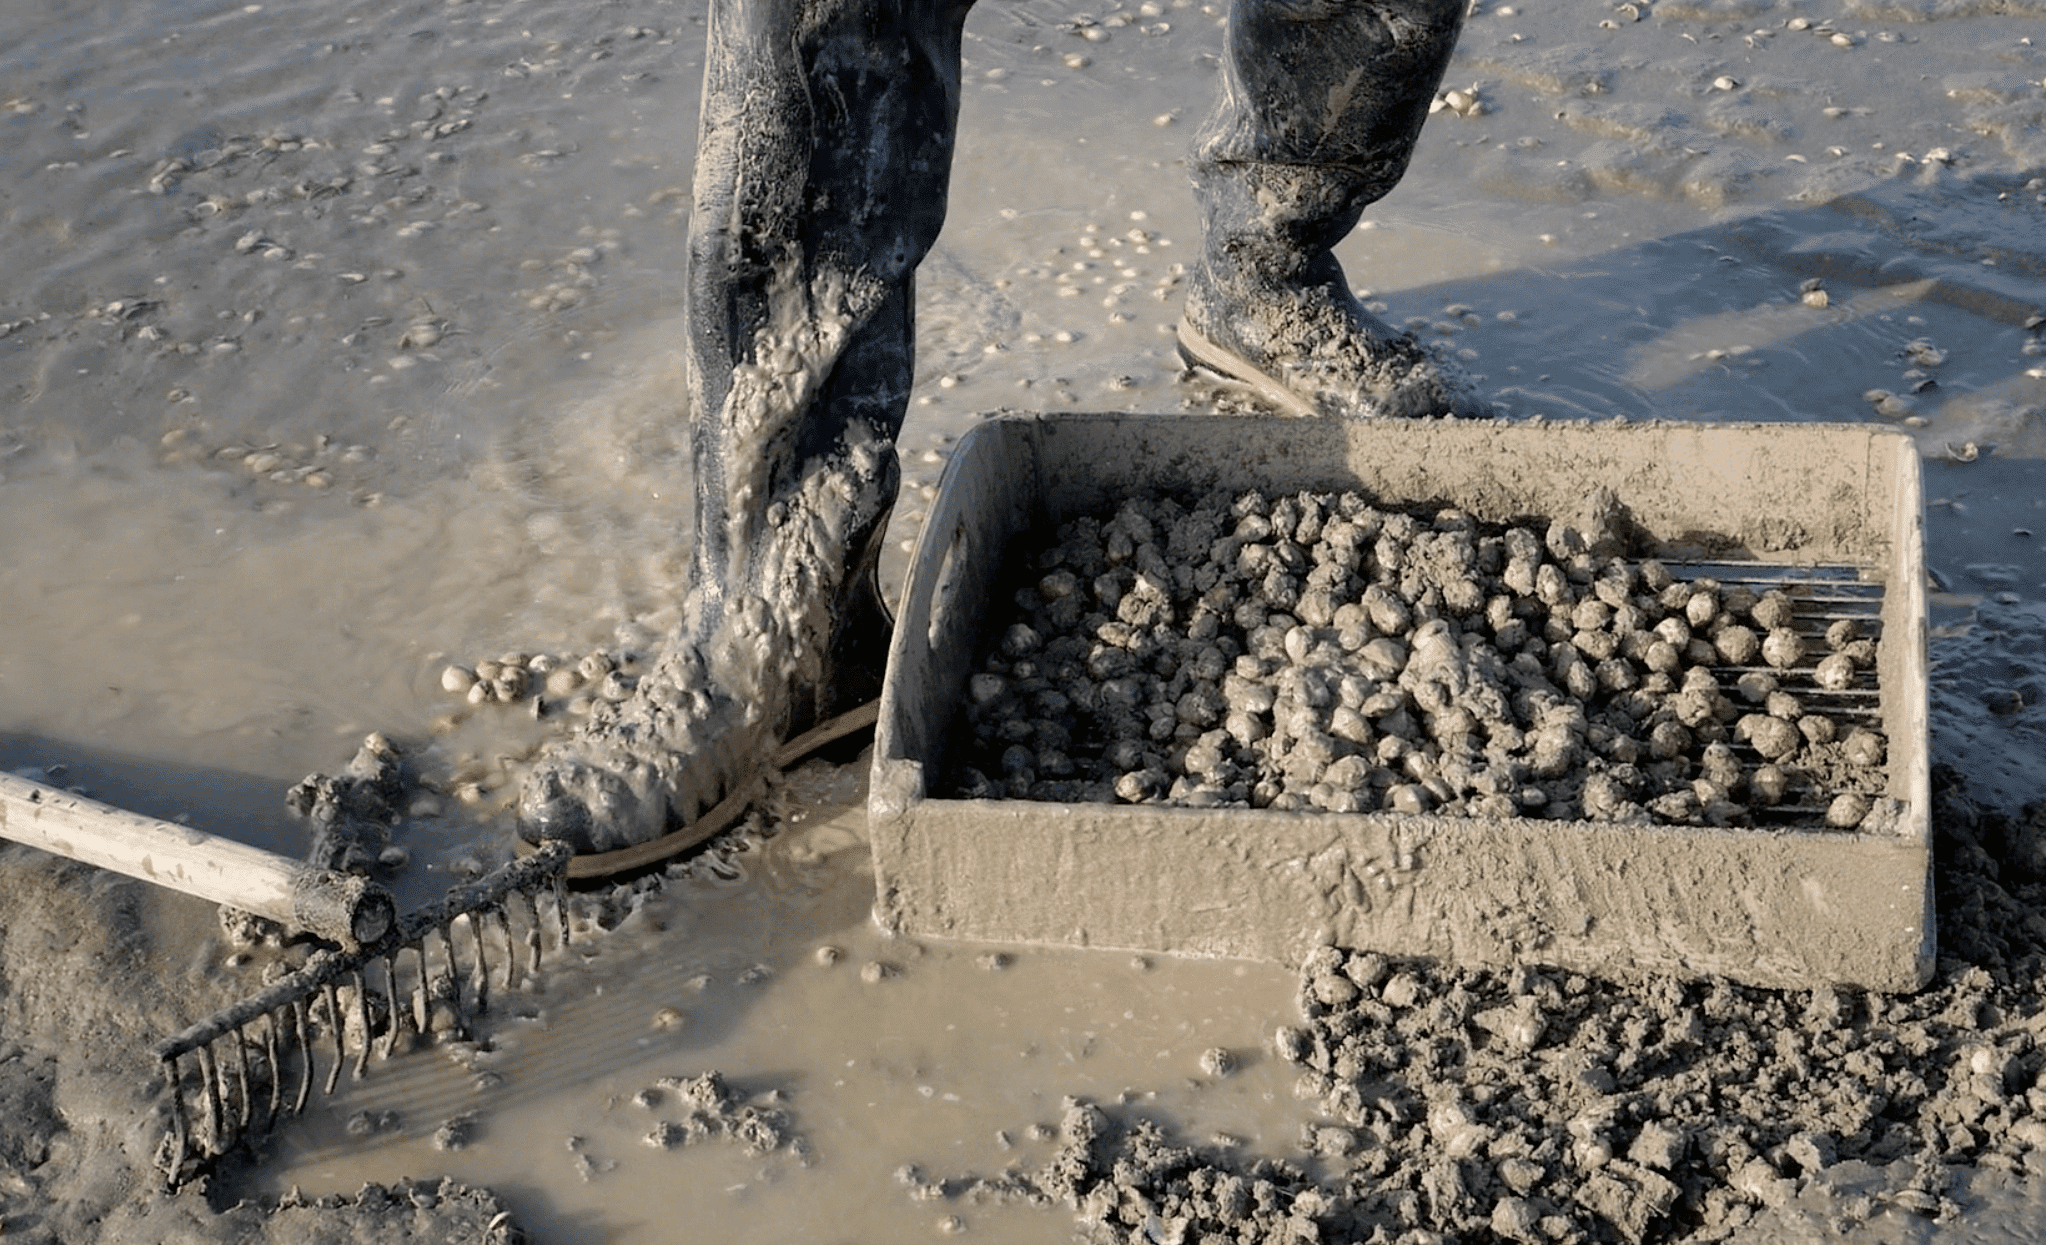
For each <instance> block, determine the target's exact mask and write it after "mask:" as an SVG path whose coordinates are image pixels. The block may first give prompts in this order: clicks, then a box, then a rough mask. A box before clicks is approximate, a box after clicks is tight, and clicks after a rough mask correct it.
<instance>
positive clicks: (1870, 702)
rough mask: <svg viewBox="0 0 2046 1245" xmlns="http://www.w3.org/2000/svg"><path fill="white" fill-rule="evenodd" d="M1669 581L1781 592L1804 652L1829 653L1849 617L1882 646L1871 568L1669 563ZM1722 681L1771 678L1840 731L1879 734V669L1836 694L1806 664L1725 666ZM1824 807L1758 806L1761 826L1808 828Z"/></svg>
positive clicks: (1749, 760)
mask: <svg viewBox="0 0 2046 1245" xmlns="http://www.w3.org/2000/svg"><path fill="white" fill-rule="evenodd" d="M1665 565H1666V566H1667V567H1668V568H1669V572H1670V574H1671V576H1673V577H1674V578H1676V579H1679V580H1683V581H1685V582H1692V581H1695V580H1700V579H1710V580H1714V581H1716V582H1717V583H1718V584H1719V586H1720V588H1721V590H1722V591H1723V590H1725V589H1728V588H1734V587H1746V588H1749V589H1752V590H1753V591H1754V592H1755V593H1757V594H1758V595H1759V594H1761V593H1764V592H1768V591H1770V590H1771V589H1776V590H1779V591H1781V592H1783V593H1784V594H1785V595H1786V596H1788V597H1789V598H1790V603H1791V609H1792V628H1793V629H1794V630H1795V631H1796V632H1797V633H1798V635H1799V636H1800V637H1801V638H1802V639H1803V640H1804V641H1805V647H1806V651H1807V652H1808V653H1810V654H1813V655H1823V654H1824V653H1826V652H1827V651H1828V648H1827V645H1826V629H1827V628H1828V627H1830V626H1832V625H1833V624H1834V623H1835V622H1838V621H1839V620H1841V619H1843V618H1845V619H1852V620H1853V621H1854V623H1855V624H1856V626H1858V627H1859V628H1860V631H1861V636H1862V638H1864V639H1868V640H1873V641H1876V642H1877V643H1878V644H1880V643H1881V642H1882V630H1883V619H1882V615H1883V584H1882V582H1881V581H1880V580H1879V579H1876V578H1874V574H1875V571H1874V568H1871V567H1862V566H1856V565H1853V564H1849V563H1821V564H1818V565H1812V566H1790V565H1782V564H1777V563H1767V562H1674V561H1672V562H1667V563H1665ZM1720 670H1721V672H1722V682H1724V683H1731V682H1732V681H1733V680H1735V679H1738V678H1740V677H1741V676H1742V675H1744V674H1747V673H1748V672H1749V671H1761V672H1764V673H1767V674H1773V675H1775V676H1776V678H1777V680H1778V681H1779V682H1780V683H1781V684H1782V686H1783V689H1784V690H1785V691H1787V692H1789V693H1791V694H1792V695H1794V696H1796V697H1797V698H1798V699H1799V700H1801V701H1803V702H1804V704H1805V707H1806V708H1807V709H1808V710H1810V711H1811V712H1814V713H1822V714H1825V715H1826V716H1828V717H1831V718H1833V719H1835V720H1836V721H1838V722H1839V723H1840V724H1841V725H1842V726H1843V727H1846V728H1849V729H1851V728H1853V727H1856V726H1865V727H1867V728H1868V729H1870V730H1874V731H1880V730H1881V729H1882V688H1881V686H1880V683H1879V681H1878V679H1877V676H1876V670H1877V667H1870V668H1869V669H1866V670H1859V671H1856V672H1855V675H1854V680H1853V682H1852V683H1850V684H1849V685H1848V686H1846V687H1844V688H1840V689H1839V690H1837V691H1836V690H1832V689H1828V688H1823V687H1820V686H1819V685H1818V683H1817V682H1815V681H1814V680H1813V678H1812V673H1811V668H1810V666H1809V665H1807V666H1804V667H1800V668H1799V669H1797V670H1795V671H1782V670H1777V669H1775V668H1774V667H1772V666H1762V665H1751V666H1733V665H1728V666H1723V667H1720ZM1733 749H1734V752H1735V753H1736V754H1737V755H1738V756H1739V757H1740V758H1741V761H1742V762H1743V763H1744V764H1750V765H1752V764H1758V763H1760V761H1761V759H1762V758H1761V754H1759V753H1757V752H1756V751H1755V750H1754V748H1753V747H1752V746H1751V745H1749V744H1746V743H1735V744H1734V745H1733ZM1825 815H1826V809H1825V807H1824V806H1823V805H1817V804H1808V803H1800V802H1786V803H1783V804H1779V805H1777V806H1775V807H1773V808H1759V807H1758V808H1756V809H1754V816H1755V819H1756V821H1758V822H1759V823H1761V824H1763V825H1777V826H1780V825H1792V824H1797V825H1806V824H1810V823H1815V822H1822V821H1823V820H1824V818H1825Z"/></svg>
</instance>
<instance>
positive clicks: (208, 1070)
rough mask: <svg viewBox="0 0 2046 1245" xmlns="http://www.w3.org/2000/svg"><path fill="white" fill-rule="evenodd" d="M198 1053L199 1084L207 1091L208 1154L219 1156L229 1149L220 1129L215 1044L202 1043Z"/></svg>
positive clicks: (205, 1100)
mask: <svg viewBox="0 0 2046 1245" xmlns="http://www.w3.org/2000/svg"><path fill="white" fill-rule="evenodd" d="M197 1053H198V1056H199V1083H200V1087H201V1088H202V1089H203V1090H204V1091H205V1096H204V1102H205V1103H206V1153H207V1154H209V1155H211V1154H219V1153H221V1152H222V1151H223V1150H225V1149H227V1147H226V1146H223V1145H221V1144H220V1129H221V1123H222V1121H221V1111H220V1085H219V1082H218V1081H217V1080H216V1079H215V1074H216V1072H217V1071H218V1069H217V1068H215V1066H214V1061H213V1044H212V1043H211V1042H202V1043H200V1045H199V1048H198V1052H197Z"/></svg>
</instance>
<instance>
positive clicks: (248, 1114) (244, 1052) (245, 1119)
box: [234, 1025, 256, 1140]
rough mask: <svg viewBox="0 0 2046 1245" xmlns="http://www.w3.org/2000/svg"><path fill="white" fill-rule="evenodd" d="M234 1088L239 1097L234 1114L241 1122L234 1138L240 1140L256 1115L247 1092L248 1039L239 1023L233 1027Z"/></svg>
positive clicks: (246, 1132)
mask: <svg viewBox="0 0 2046 1245" xmlns="http://www.w3.org/2000/svg"><path fill="white" fill-rule="evenodd" d="M234 1090H235V1096H236V1098H238V1099H239V1101H238V1102H237V1103H236V1104H235V1106H236V1110H235V1114H236V1115H239V1116H240V1117H241V1124H240V1125H239V1126H238V1127H237V1128H236V1129H235V1138H236V1140H240V1139H241V1138H242V1137H244V1136H246V1135H247V1134H248V1132H249V1126H250V1125H251V1124H253V1123H254V1122H255V1116H256V1104H255V1103H254V1102H253V1101H252V1100H251V1099H252V1095H250V1093H249V1039H248V1036H247V1035H246V1034H244V1033H243V1032H242V1027H241V1026H240V1025H236V1026H235V1027H234Z"/></svg>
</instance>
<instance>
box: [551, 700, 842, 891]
mask: <svg viewBox="0 0 2046 1245" xmlns="http://www.w3.org/2000/svg"><path fill="white" fill-rule="evenodd" d="M880 718H881V702H880V701H878V700H870V701H868V702H867V703H865V704H863V705H860V706H859V707H858V708H855V709H849V710H847V711H846V712H844V713H841V714H839V715H838V716H837V717H835V718H832V719H830V720H829V721H827V722H823V723H821V724H819V725H817V726H814V727H812V728H810V729H809V730H807V731H804V732H803V733H802V734H800V735H798V736H796V737H795V738H794V739H791V740H789V741H788V742H787V743H785V744H783V745H782V746H781V747H780V748H779V749H777V750H776V751H775V754H774V758H773V765H774V767H775V768H776V769H787V768H788V767H789V766H791V765H794V764H795V763H796V762H798V761H800V760H802V759H803V758H804V757H806V756H809V755H810V754H811V753H812V752H815V751H817V749H819V748H822V747H824V746H825V745H826V744H832V743H837V742H838V741H839V740H841V739H845V738H847V737H849V736H851V735H855V734H858V733H859V732H860V731H863V730H867V729H869V728H871V727H872V726H873V725H874V723H876V722H878V721H879V720H880ZM762 787H763V784H762V782H761V781H760V780H758V779H755V780H754V781H752V782H750V783H747V784H746V785H745V786H744V787H742V788H741V789H739V790H738V791H735V792H733V793H732V794H731V795H728V796H726V797H725V798H724V799H723V800H721V801H719V802H718V804H717V806H716V807H714V808H712V809H711V810H710V811H709V812H707V813H705V814H704V815H703V816H701V817H698V818H697V819H696V820H695V821H692V822H690V823H689V824H688V825H686V826H682V827H680V828H679V829H675V830H671V831H669V832H668V833H666V834H664V835H662V836H661V837H660V838H658V839H649V840H647V841H646V842H644V843H635V844H633V845H632V846H631V847H621V848H619V849H618V850H617V851H614V852H591V853H589V854H588V855H584V856H572V857H570V858H569V861H568V876H569V877H570V878H573V879H576V880H583V879H587V878H604V877H610V876H611V875H612V874H614V873H625V872H629V871H630V870H633V869H644V868H646V867H647V866H648V865H654V864H659V863H660V862H661V861H663V860H666V859H668V858H669V857H671V856H676V855H679V854H681V853H682V852H686V851H688V850H689V849H690V848H692V847H695V846H696V845H697V844H698V843H701V842H703V841H704V840H705V839H707V838H710V837H711V836H712V835H714V834H719V833H722V832H723V831H725V830H726V829H729V828H730V827H731V825H732V823H733V822H735V821H737V820H739V818H740V817H741V816H743V815H744V814H745V812H746V810H747V809H748V808H751V807H752V806H753V802H754V801H755V800H757V799H759V798H760V795H761V791H762ZM513 847H514V849H515V850H516V851H517V853H518V854H519V855H520V856H530V855H532V854H533V853H534V852H536V851H538V850H539V848H537V847H535V846H534V845H533V844H531V843H528V842H526V841H525V840H524V839H514V840H513Z"/></svg>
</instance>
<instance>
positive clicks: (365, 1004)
mask: <svg viewBox="0 0 2046 1245" xmlns="http://www.w3.org/2000/svg"><path fill="white" fill-rule="evenodd" d="M348 976H349V979H350V980H351V981H353V982H354V983H355V1019H356V1020H357V1021H358V1022H359V1023H360V1024H361V1025H362V1049H361V1050H359V1051H357V1052H356V1053H355V1079H356V1080H358V1081H359V1080H361V1079H362V1078H363V1075H364V1074H365V1073H366V1072H368V1071H369V1050H370V1047H372V1046H375V1045H376V1036H375V1034H374V1033H373V1032H372V1030H371V1028H370V1015H369V979H368V978H367V977H365V976H363V972H362V970H361V969H359V968H357V969H354V970H352V971H350V972H349V974H348Z"/></svg>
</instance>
